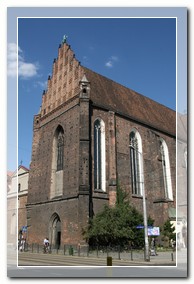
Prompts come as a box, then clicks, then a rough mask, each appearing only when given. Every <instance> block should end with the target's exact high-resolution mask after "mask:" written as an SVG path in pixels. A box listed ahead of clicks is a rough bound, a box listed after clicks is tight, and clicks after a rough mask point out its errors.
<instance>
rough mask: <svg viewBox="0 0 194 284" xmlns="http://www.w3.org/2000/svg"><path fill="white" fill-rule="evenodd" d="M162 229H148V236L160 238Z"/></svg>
mask: <svg viewBox="0 0 194 284" xmlns="http://www.w3.org/2000/svg"><path fill="white" fill-rule="evenodd" d="M159 235H160V228H159V227H148V236H159Z"/></svg>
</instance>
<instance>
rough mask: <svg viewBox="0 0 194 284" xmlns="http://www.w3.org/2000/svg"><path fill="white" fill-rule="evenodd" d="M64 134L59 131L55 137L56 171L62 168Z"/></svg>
mask: <svg viewBox="0 0 194 284" xmlns="http://www.w3.org/2000/svg"><path fill="white" fill-rule="evenodd" d="M63 152H64V135H63V132H62V131H60V132H59V135H58V138H57V171H61V170H62V169H63Z"/></svg>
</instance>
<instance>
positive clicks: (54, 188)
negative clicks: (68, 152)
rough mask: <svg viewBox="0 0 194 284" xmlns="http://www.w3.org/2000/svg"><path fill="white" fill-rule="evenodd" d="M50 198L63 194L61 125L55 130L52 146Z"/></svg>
mask: <svg viewBox="0 0 194 284" xmlns="http://www.w3.org/2000/svg"><path fill="white" fill-rule="evenodd" d="M51 167H52V169H51V189H50V198H55V197H56V196H61V195H62V194H63V185H64V183H63V169H64V130H63V127H62V126H61V125H58V127H57V128H56V130H55V133H54V137H53V146H52V165H51Z"/></svg>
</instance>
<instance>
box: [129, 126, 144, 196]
mask: <svg viewBox="0 0 194 284" xmlns="http://www.w3.org/2000/svg"><path fill="white" fill-rule="evenodd" d="M129 148H130V165H131V186H132V194H136V195H142V187H143V182H144V177H143V156H142V142H141V137H140V135H139V133H138V132H137V131H136V130H134V131H132V132H131V133H130V136H129Z"/></svg>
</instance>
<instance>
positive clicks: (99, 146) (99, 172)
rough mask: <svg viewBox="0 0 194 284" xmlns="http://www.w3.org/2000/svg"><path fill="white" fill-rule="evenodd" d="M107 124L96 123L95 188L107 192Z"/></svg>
mask: <svg viewBox="0 0 194 284" xmlns="http://www.w3.org/2000/svg"><path fill="white" fill-rule="evenodd" d="M105 162H106V151H105V124H104V121H103V120H102V119H97V120H96V121H95V122H94V188H95V189H96V190H102V191H106V164H105Z"/></svg>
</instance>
